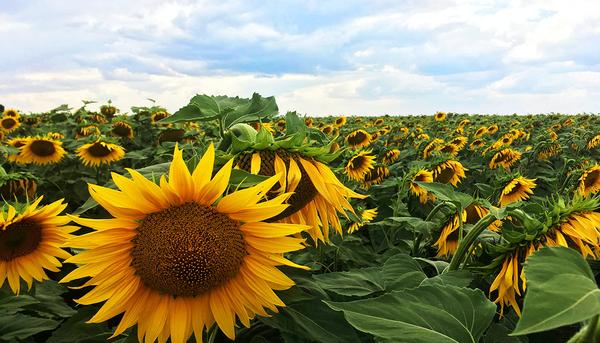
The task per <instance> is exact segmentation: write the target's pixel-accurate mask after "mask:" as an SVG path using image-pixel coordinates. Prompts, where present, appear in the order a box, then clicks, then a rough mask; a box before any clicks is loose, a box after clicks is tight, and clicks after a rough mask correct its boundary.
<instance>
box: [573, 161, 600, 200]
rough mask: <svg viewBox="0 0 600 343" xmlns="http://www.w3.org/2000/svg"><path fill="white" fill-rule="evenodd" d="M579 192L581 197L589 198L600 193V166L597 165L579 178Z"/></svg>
mask: <svg viewBox="0 0 600 343" xmlns="http://www.w3.org/2000/svg"><path fill="white" fill-rule="evenodd" d="M577 191H578V193H579V194H580V195H582V196H584V197H588V196H590V195H591V194H596V193H598V191H600V166H598V165H596V166H593V167H591V168H589V169H588V170H586V171H585V172H583V175H581V177H580V178H579V187H578V188H577Z"/></svg>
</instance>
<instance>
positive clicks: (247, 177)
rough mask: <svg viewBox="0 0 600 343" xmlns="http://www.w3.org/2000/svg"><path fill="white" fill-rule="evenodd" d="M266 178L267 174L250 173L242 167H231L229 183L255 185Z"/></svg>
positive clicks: (236, 185)
mask: <svg viewBox="0 0 600 343" xmlns="http://www.w3.org/2000/svg"><path fill="white" fill-rule="evenodd" d="M268 178H269V177H268V176H265V175H255V174H251V173H249V172H247V171H245V170H242V169H232V170H231V177H230V178H229V184H230V185H232V186H235V187H240V188H248V187H252V186H255V185H257V184H259V183H261V182H263V181H265V180H266V179H268Z"/></svg>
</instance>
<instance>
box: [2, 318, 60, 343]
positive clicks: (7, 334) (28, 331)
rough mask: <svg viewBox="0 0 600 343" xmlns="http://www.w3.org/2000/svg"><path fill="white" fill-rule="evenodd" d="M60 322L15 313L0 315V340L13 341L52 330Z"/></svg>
mask: <svg viewBox="0 0 600 343" xmlns="http://www.w3.org/2000/svg"><path fill="white" fill-rule="evenodd" d="M59 323H60V322H59V321H56V320H52V319H46V318H36V317H31V316H28V315H25V314H21V313H17V314H13V315H9V316H0V341H1V340H4V341H8V342H15V341H17V340H22V339H25V338H27V337H31V336H33V335H35V334H38V333H40V332H44V331H48V330H53V329H54V328H56V327H57V326H58V324H59Z"/></svg>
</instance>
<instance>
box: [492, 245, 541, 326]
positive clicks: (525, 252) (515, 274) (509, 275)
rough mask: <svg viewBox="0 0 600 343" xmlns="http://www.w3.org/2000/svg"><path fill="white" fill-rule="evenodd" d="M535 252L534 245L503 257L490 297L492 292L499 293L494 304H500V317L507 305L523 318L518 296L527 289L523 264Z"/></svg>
mask: <svg viewBox="0 0 600 343" xmlns="http://www.w3.org/2000/svg"><path fill="white" fill-rule="evenodd" d="M535 250H536V248H535V247H534V245H533V243H532V244H530V245H529V246H528V247H518V248H516V249H514V250H513V251H512V252H509V253H507V254H505V255H504V256H503V257H502V268H501V269H500V271H499V272H498V274H497V275H496V278H495V279H494V281H493V282H492V285H491V286H490V297H491V294H492V292H494V291H497V292H498V294H497V297H496V299H495V300H494V303H496V304H500V316H503V315H504V306H506V305H509V306H511V307H512V308H513V310H514V311H515V313H516V314H517V316H519V317H520V316H521V309H520V308H519V304H518V303H517V295H519V296H520V295H521V294H522V293H524V292H525V290H526V288H527V283H526V281H525V273H524V272H523V266H522V263H523V262H524V261H525V259H526V258H527V257H528V256H529V255H531V254H532V253H533V252H534V251H535ZM519 280H521V282H519Z"/></svg>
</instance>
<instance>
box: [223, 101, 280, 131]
mask: <svg viewBox="0 0 600 343" xmlns="http://www.w3.org/2000/svg"><path fill="white" fill-rule="evenodd" d="M278 111H279V108H278V107H277V103H276V102H275V98H274V97H272V96H271V97H268V98H263V97H262V96H260V94H258V93H254V94H252V99H250V101H248V102H246V103H245V104H241V105H239V106H237V107H236V108H235V109H234V110H233V111H231V112H229V113H227V114H225V115H224V116H223V126H224V128H225V129H227V128H229V127H230V126H232V125H234V124H237V123H247V122H253V121H258V120H260V119H262V118H271V117H273V116H275V115H277V113H278Z"/></svg>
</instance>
